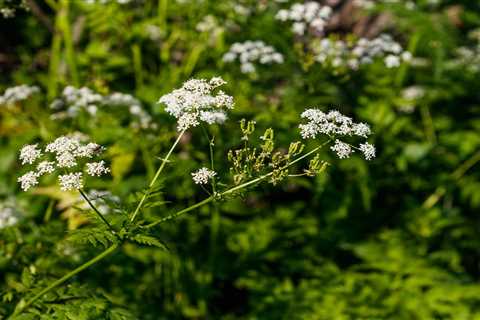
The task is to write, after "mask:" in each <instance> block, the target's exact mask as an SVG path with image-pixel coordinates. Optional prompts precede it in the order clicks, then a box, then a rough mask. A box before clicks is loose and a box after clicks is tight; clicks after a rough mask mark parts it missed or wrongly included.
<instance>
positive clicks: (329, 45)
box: [314, 34, 412, 70]
mask: <svg viewBox="0 0 480 320" xmlns="http://www.w3.org/2000/svg"><path fill="white" fill-rule="evenodd" d="M314 51H315V53H316V56H315V60H316V61H317V62H319V63H321V64H322V65H328V66H331V67H334V68H341V67H342V68H349V69H352V70H357V69H358V68H359V67H360V66H361V65H365V64H371V63H373V62H374V61H375V60H377V59H382V60H383V63H384V64H385V66H386V67H387V68H396V67H399V66H400V65H401V64H402V62H409V61H410V60H411V59H412V55H411V53H410V52H408V51H405V50H404V49H403V48H402V46H401V45H400V44H399V43H398V42H396V41H394V40H393V39H392V37H391V36H390V35H388V34H382V35H380V36H379V37H377V38H374V39H371V40H370V39H366V38H361V39H359V40H358V41H356V42H347V41H342V40H332V39H329V38H325V39H322V40H321V41H320V42H319V44H318V46H316V47H315V48H314Z"/></svg>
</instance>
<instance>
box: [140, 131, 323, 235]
mask: <svg viewBox="0 0 480 320" xmlns="http://www.w3.org/2000/svg"><path fill="white" fill-rule="evenodd" d="M329 142H330V140H328V141H325V142H324V143H322V144H321V145H319V146H318V147H316V148H314V149H312V150H310V151H309V152H307V153H305V154H304V155H302V156H300V157H298V158H296V159H295V160H293V161H291V162H289V163H287V164H286V165H285V166H283V167H282V168H281V169H280V170H284V169H287V168H289V167H290V166H292V165H294V164H295V163H297V162H299V161H301V160H303V159H305V158H307V157H308V156H310V155H312V154H314V153H315V152H317V151H318V150H320V149H321V148H323V147H324V146H325V145H326V144H328V143H329ZM271 175H273V171H272V172H269V173H267V174H264V175H262V176H260V177H258V178H255V179H252V180H250V181H247V182H245V183H242V184H240V185H238V186H235V187H232V188H230V189H227V190H226V191H223V192H221V193H218V194H214V195H213V196H210V197H208V198H206V199H204V200H202V201H200V202H197V203H196V204H194V205H191V206H190V207H188V208H185V209H182V210H180V211H177V212H175V213H173V214H171V215H169V216H166V217H163V218H161V219H159V220H157V221H154V222H152V223H150V224H147V225H145V226H143V228H147V229H148V228H152V227H155V226H156V225H158V224H161V223H163V222H166V221H169V220H172V219H175V218H177V217H179V216H181V215H184V214H186V213H188V212H190V211H192V210H194V209H196V208H199V207H201V206H203V205H205V204H207V203H210V202H212V201H213V200H215V199H216V198H217V197H218V198H221V197H223V196H226V195H229V194H231V193H234V192H236V191H239V190H241V189H244V188H246V187H248V186H251V185H253V184H256V183H258V182H260V181H262V180H265V179H266V178H268V177H270V176H271Z"/></svg>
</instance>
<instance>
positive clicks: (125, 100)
mask: <svg viewBox="0 0 480 320" xmlns="http://www.w3.org/2000/svg"><path fill="white" fill-rule="evenodd" d="M103 104H104V105H106V106H113V107H127V108H128V111H129V112H130V115H131V116H133V117H134V118H136V120H135V121H133V123H132V126H134V127H135V128H140V129H148V128H150V129H156V128H157V125H156V123H154V122H153V119H152V117H151V116H150V114H149V113H148V112H147V111H145V109H143V107H142V104H141V103H140V101H139V100H138V99H136V98H135V97H133V96H132V95H129V94H125V93H120V92H115V93H112V94H111V95H109V96H106V97H105V98H104V100H103Z"/></svg>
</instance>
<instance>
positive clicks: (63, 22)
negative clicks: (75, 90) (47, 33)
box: [59, 0, 79, 87]
mask: <svg viewBox="0 0 480 320" xmlns="http://www.w3.org/2000/svg"><path fill="white" fill-rule="evenodd" d="M69 10H70V0H61V1H60V12H59V14H60V16H59V19H60V20H59V23H60V28H61V30H62V34H63V40H64V41H65V55H66V60H67V65H68V68H69V70H70V76H71V77H72V82H73V84H74V85H75V86H77V87H78V86H79V81H78V72H77V63H76V61H75V50H74V48H73V40H72V32H71V30H70V22H69V20H68V14H69Z"/></svg>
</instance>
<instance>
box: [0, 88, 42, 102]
mask: <svg viewBox="0 0 480 320" xmlns="http://www.w3.org/2000/svg"><path fill="white" fill-rule="evenodd" d="M39 91H40V89H39V88H38V87H37V86H29V85H26V84H22V85H19V86H16V87H11V88H8V89H7V90H5V92H4V93H3V95H1V96H0V105H2V104H4V105H14V104H15V103H17V102H19V101H23V100H26V99H28V98H30V97H31V96H32V95H33V94H35V93H37V92H39Z"/></svg>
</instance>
